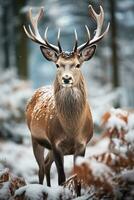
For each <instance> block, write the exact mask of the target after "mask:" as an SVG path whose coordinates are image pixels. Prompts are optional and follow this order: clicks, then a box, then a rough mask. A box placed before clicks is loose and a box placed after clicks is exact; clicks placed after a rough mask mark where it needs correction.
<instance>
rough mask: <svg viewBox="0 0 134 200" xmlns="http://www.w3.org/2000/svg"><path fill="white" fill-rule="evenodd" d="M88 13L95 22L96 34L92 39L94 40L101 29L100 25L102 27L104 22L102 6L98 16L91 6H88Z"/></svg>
mask: <svg viewBox="0 0 134 200" xmlns="http://www.w3.org/2000/svg"><path fill="white" fill-rule="evenodd" d="M89 12H90V14H91V16H93V18H94V19H95V20H96V22H97V29H96V33H95V36H94V39H95V38H97V37H98V36H99V35H100V34H101V29H102V25H103V21H104V11H103V8H102V6H100V14H97V13H96V12H95V11H94V9H93V7H92V6H91V5H89Z"/></svg>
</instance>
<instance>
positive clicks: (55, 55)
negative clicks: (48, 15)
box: [23, 5, 109, 87]
mask: <svg viewBox="0 0 134 200" xmlns="http://www.w3.org/2000/svg"><path fill="white" fill-rule="evenodd" d="M89 12H90V14H91V16H92V17H93V18H94V19H95V20H96V23H97V29H96V31H95V35H94V36H93V38H91V37H90V31H89V29H88V27H87V26H85V28H86V32H87V41H86V42H85V43H83V44H82V45H80V46H78V37H77V32H76V30H74V34H75V42H74V47H73V51H72V52H65V51H63V49H62V47H61V44H60V29H59V31H58V36H57V46H55V45H53V44H51V43H49V42H48V40H47V32H48V27H47V28H46V30H45V34H44V38H42V37H41V35H40V33H39V30H38V21H39V19H40V18H41V17H42V15H43V8H41V9H40V12H39V13H38V14H37V15H36V16H35V17H32V9H29V13H28V14H29V18H30V22H31V25H32V27H31V26H30V25H29V26H28V27H29V31H27V29H26V27H25V26H23V27H24V31H25V33H26V35H27V36H28V37H29V38H30V39H31V40H32V41H34V42H36V43H38V44H39V45H40V49H41V52H42V54H43V56H44V57H45V58H46V59H47V60H49V61H53V62H54V63H55V64H56V66H57V78H58V81H59V84H60V85H61V86H63V87H71V86H74V85H76V84H77V82H78V80H79V77H80V75H81V71H80V67H81V65H82V63H83V62H84V61H88V60H89V59H91V58H92V56H93V55H94V53H95V50H96V46H97V43H98V42H99V41H100V40H101V39H102V38H103V37H104V35H106V33H107V32H108V30H109V24H108V26H107V28H106V30H105V31H104V32H103V34H101V29H102V25H103V21H104V11H103V8H102V7H101V6H100V13H99V14H97V13H96V12H95V11H94V9H93V8H92V6H91V5H89Z"/></svg>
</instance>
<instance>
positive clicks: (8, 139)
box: [0, 71, 134, 200]
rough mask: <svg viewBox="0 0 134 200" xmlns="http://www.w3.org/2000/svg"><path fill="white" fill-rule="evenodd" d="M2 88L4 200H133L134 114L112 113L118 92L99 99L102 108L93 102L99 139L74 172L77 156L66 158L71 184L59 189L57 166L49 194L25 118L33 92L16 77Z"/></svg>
mask: <svg viewBox="0 0 134 200" xmlns="http://www.w3.org/2000/svg"><path fill="white" fill-rule="evenodd" d="M0 87H1V90H0V96H1V101H0V200H4V199H5V200H7V199H10V200H11V199H30V200H34V199H36V200H37V199H51V200H55V199H79V200H80V199H83V200H84V199H95V198H96V199H104V197H105V198H106V196H107V199H108V198H112V199H113V198H117V197H118V199H125V200H126V199H134V191H133V188H132V187H134V169H133V166H134V159H133V158H134V114H133V112H131V111H127V110H122V109H114V108H112V109H110V107H111V106H112V103H113V101H114V100H116V99H118V97H117V96H118V95H117V93H118V92H115V93H113V92H112V93H110V90H109V89H108V88H105V91H109V93H108V92H107V98H106V95H105V98H104V100H105V101H103V96H104V91H100V92H99V93H98V96H99V98H101V102H100V104H101V105H102V106H100V104H99V102H98V101H97V95H96V94H94V101H93V97H92V100H91V101H92V102H93V103H92V105H93V107H92V108H93V118H94V121H95V123H96V124H97V126H98V127H99V130H101V134H100V135H99V136H98V135H97V134H96V133H94V138H93V139H92V140H91V142H90V143H89V145H88V146H87V149H86V155H85V158H79V159H78V160H77V165H76V167H75V168H74V169H73V156H65V163H64V165H65V172H66V176H67V179H68V180H67V182H66V183H65V185H64V186H63V187H59V186H58V185H57V170H56V167H55V164H54V163H53V165H52V168H51V182H52V188H48V187H47V186H46V182H45V181H44V186H41V185H38V166H37V163H36V161H35V158H34V155H33V151H32V145H31V139H30V133H29V130H28V128H27V126H26V123H25V117H24V110H25V105H26V101H27V99H28V98H29V97H30V96H31V94H32V92H33V90H32V89H31V86H30V84H29V83H28V82H26V81H22V80H19V79H18V78H17V76H16V75H15V72H14V71H9V72H7V73H5V74H3V77H2V78H1V80H0ZM92 94H93V93H92ZM95 99H96V101H95ZM95 102H96V103H95ZM102 102H105V103H104V104H102ZM106 105H109V106H106ZM99 107H100V109H99ZM102 114H103V116H102ZM98 116H99V117H98ZM95 132H96V129H95ZM45 153H47V151H46V152H45ZM7 168H8V169H9V170H8V169H7ZM75 174H77V177H76V175H75ZM15 175H16V176H17V177H16V176H15ZM14 176H15V178H13V177H14ZM19 177H23V178H24V180H25V181H24V180H22V179H21V178H19ZM70 177H71V178H70ZM76 180H77V181H78V182H81V184H82V190H81V194H82V197H79V198H77V195H76V194H77V192H76V191H77V190H76V185H77V184H76ZM78 182H77V183H78ZM126 187H127V189H125V188H126ZM125 192H126V193H125ZM124 193H125V194H124ZM127 194H128V195H127ZM14 195H15V197H13V196H14ZM123 195H124V197H123Z"/></svg>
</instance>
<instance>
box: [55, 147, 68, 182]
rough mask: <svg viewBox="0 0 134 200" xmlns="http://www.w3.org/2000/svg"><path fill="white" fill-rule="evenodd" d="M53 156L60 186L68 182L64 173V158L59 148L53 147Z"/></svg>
mask: <svg viewBox="0 0 134 200" xmlns="http://www.w3.org/2000/svg"><path fill="white" fill-rule="evenodd" d="M53 156H54V160H55V164H56V168H57V172H58V184H59V185H62V184H63V183H64V182H65V180H66V177H65V172H64V157H63V155H62V153H61V151H60V150H59V149H58V148H57V147H53Z"/></svg>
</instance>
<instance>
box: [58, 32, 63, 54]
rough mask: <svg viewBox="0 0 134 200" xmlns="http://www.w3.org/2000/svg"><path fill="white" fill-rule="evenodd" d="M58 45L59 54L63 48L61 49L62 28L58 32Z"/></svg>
mask: <svg viewBox="0 0 134 200" xmlns="http://www.w3.org/2000/svg"><path fill="white" fill-rule="evenodd" d="M57 43H58V47H59V52H60V53H61V52H62V48H61V44H60V28H59V30H58V36H57Z"/></svg>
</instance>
